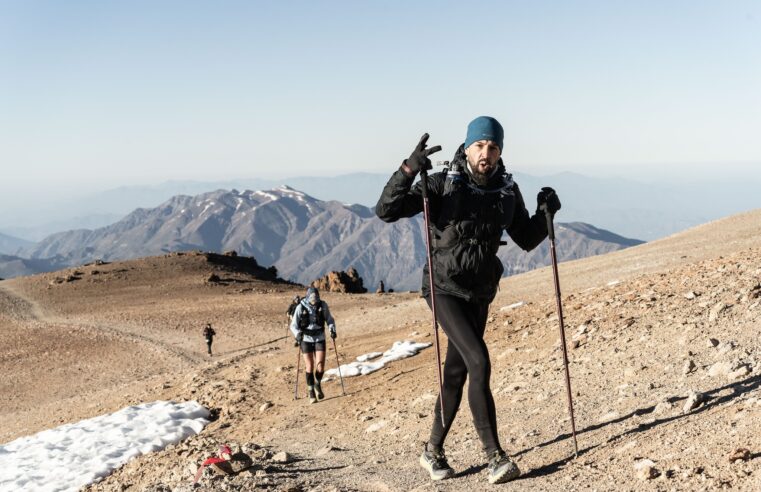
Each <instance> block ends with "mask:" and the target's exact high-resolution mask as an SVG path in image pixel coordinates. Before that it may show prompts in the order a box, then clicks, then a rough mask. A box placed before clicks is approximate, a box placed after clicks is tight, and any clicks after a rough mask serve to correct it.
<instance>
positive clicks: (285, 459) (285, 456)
mask: <svg viewBox="0 0 761 492" xmlns="http://www.w3.org/2000/svg"><path fill="white" fill-rule="evenodd" d="M272 461H274V462H275V463H291V462H292V461H293V456H291V455H290V454H289V453H287V452H285V451H280V452H279V453H275V454H274V455H273V456H272Z"/></svg>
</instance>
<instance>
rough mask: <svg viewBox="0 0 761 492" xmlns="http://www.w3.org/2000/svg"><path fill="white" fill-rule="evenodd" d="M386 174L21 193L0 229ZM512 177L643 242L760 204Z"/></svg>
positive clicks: (735, 181) (328, 191)
mask: <svg viewBox="0 0 761 492" xmlns="http://www.w3.org/2000/svg"><path fill="white" fill-rule="evenodd" d="M388 176H389V174H376V173H353V174H345V175H340V176H305V177H292V178H284V179H235V180H225V181H217V182H211V181H205V182H204V181H168V182H165V183H161V184H157V185H141V186H123V187H119V188H114V189H110V190H105V191H102V192H98V193H90V194H86V193H84V192H83V191H78V190H76V189H73V190H71V193H70V194H69V197H68V198H67V199H66V201H59V202H56V203H47V204H45V202H44V200H45V197H44V196H39V195H33V196H30V198H28V200H31V202H30V203H27V202H25V201H23V200H21V199H19V200H15V201H13V202H12V205H11V206H9V207H3V208H0V231H2V232H4V233H7V234H11V235H13V236H17V237H21V238H24V239H27V240H32V241H39V240H41V239H43V238H45V237H46V236H48V235H50V234H52V233H55V232H60V231H66V230H71V229H97V228H100V227H103V226H106V225H110V224H113V223H115V222H116V221H117V220H119V219H121V218H123V217H124V216H126V215H127V214H129V213H131V212H132V211H133V210H135V209H136V208H153V207H157V206H159V205H160V204H162V203H164V202H165V201H167V200H169V199H170V198H171V197H173V196H177V195H191V196H194V195H198V194H202V193H205V192H208V191H209V190H216V189H228V190H230V189H239V190H242V189H250V190H266V189H273V188H276V187H278V186H281V185H288V186H290V187H292V188H295V189H298V190H301V191H303V192H305V193H306V194H308V195H310V196H313V197H315V198H317V199H320V200H337V201H339V202H342V203H358V204H360V205H364V206H368V207H372V206H373V205H374V204H375V200H376V199H377V197H378V194H379V193H380V190H381V189H382V188H383V185H384V184H385V183H386V181H387V180H388ZM514 176H515V179H516V181H517V182H518V183H519V184H520V186H521V190H522V191H523V193H524V196H525V198H526V202H527V204H528V206H529V207H533V205H534V203H535V202H534V193H536V191H538V190H539V189H540V188H541V187H542V186H552V187H554V188H555V189H556V190H557V191H558V194H559V195H560V198H561V200H562V202H563V210H562V211H561V213H560V215H559V218H560V219H561V220H564V221H566V222H586V223H588V224H594V225H595V226H597V227H601V228H603V229H607V230H610V231H616V232H617V233H619V234H622V235H624V236H627V237H636V238H639V239H643V240H646V241H650V240H653V239H658V238H661V237H665V236H668V235H671V234H673V233H675V232H678V231H681V230H684V229H687V228H689V227H692V226H695V225H698V224H703V223H705V222H708V221H710V220H714V219H718V218H720V217H725V216H727V215H731V214H734V213H738V212H742V211H745V210H750V209H754V208H758V207H759V206H761V198H759V197H758V193H757V192H756V190H757V189H758V187H759V186H760V185H761V183H759V182H758V181H753V179H752V178H748V179H744V180H743V179H739V178H729V177H723V178H722V176H721V173H720V172H719V170H717V174H716V177H715V179H712V180H710V181H696V180H690V176H688V175H687V176H685V177H684V180H683V181H680V182H671V181H664V180H657V179H655V178H653V177H650V176H649V175H648V174H647V173H645V172H642V173H639V174H632V175H631V176H630V177H629V178H620V177H607V178H600V177H591V176H587V175H582V174H578V173H570V172H564V173H558V174H551V175H547V176H535V175H530V174H525V173H521V172H515V173H514ZM94 211H97V213H94ZM5 253H6V254H13V253H12V252H8V251H6V252H5Z"/></svg>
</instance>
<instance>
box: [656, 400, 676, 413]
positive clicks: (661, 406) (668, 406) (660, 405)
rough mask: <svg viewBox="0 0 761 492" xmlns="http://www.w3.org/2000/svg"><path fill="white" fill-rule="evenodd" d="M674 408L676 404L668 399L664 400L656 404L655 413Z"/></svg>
mask: <svg viewBox="0 0 761 492" xmlns="http://www.w3.org/2000/svg"><path fill="white" fill-rule="evenodd" d="M672 408H674V404H673V403H671V402H670V401H668V400H663V401H662V402H659V403H658V404H657V405H655V410H654V412H655V413H666V412H668V411H669V410H671V409H672Z"/></svg>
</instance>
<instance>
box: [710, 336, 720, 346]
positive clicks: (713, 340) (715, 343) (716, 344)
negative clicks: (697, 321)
mask: <svg viewBox="0 0 761 492" xmlns="http://www.w3.org/2000/svg"><path fill="white" fill-rule="evenodd" d="M718 346H719V341H718V340H716V339H715V338H709V339H708V347H718Z"/></svg>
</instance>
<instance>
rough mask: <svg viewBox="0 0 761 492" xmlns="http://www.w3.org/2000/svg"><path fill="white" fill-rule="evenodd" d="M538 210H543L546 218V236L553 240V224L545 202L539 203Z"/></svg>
mask: <svg viewBox="0 0 761 492" xmlns="http://www.w3.org/2000/svg"><path fill="white" fill-rule="evenodd" d="M539 210H541V211H542V212H544V216H545V217H546V218H547V236H548V237H549V238H550V241H554V240H555V225H554V224H553V222H552V218H553V215H552V214H551V213H550V210H549V208H547V204H546V203H542V204H541V205H539Z"/></svg>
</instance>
